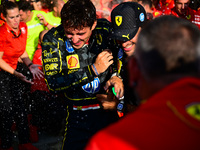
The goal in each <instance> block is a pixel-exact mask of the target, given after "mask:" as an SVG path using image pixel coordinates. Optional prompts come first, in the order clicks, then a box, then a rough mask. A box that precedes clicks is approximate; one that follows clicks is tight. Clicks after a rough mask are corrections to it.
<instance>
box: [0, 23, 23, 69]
mask: <svg viewBox="0 0 200 150" xmlns="http://www.w3.org/2000/svg"><path fill="white" fill-rule="evenodd" d="M19 29H20V30H19V34H20V35H19V37H15V35H16V33H15V35H14V34H13V33H12V32H14V31H12V29H11V28H10V27H9V26H8V25H7V23H5V24H3V25H2V26H0V33H1V36H0V52H4V53H3V57H2V59H3V60H4V61H5V62H6V63H7V64H9V65H10V66H11V67H12V68H13V69H16V68H17V63H18V58H19V57H20V56H21V55H22V54H23V53H24V52H25V49H26V40H27V25H26V24H25V23H24V22H20V24H19Z"/></svg>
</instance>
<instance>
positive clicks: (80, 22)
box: [61, 0, 96, 29]
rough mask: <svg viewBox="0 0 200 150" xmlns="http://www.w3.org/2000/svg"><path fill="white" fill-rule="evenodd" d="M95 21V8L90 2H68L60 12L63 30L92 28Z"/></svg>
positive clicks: (78, 0)
mask: <svg viewBox="0 0 200 150" xmlns="http://www.w3.org/2000/svg"><path fill="white" fill-rule="evenodd" d="M95 21H96V8H95V6H94V5H93V3H92V2H91V1H90V0H68V2H67V3H65V4H64V6H63V8H62V10H61V23H62V25H63V26H64V27H65V28H75V29H78V28H82V27H92V25H93V24H94V22H95Z"/></svg>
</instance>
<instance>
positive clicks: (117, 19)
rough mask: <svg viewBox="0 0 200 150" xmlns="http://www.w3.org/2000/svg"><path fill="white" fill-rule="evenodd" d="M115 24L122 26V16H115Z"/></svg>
mask: <svg viewBox="0 0 200 150" xmlns="http://www.w3.org/2000/svg"><path fill="white" fill-rule="evenodd" d="M115 23H116V25H117V26H120V25H121V24H122V16H115Z"/></svg>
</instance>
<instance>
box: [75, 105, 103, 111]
mask: <svg viewBox="0 0 200 150" xmlns="http://www.w3.org/2000/svg"><path fill="white" fill-rule="evenodd" d="M100 108H101V107H100V105H99V104H91V105H86V106H75V105H73V110H81V111H86V110H94V109H100Z"/></svg>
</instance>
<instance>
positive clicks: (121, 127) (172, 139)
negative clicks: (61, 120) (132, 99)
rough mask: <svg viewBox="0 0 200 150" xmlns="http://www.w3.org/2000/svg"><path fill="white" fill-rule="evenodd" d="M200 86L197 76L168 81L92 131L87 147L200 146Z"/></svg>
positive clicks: (171, 149)
mask: <svg viewBox="0 0 200 150" xmlns="http://www.w3.org/2000/svg"><path fill="white" fill-rule="evenodd" d="M199 89H200V80H199V79H196V78H184V79H181V80H179V81H176V82H174V83H172V84H171V85H168V86H167V87H165V88H164V89H162V90H160V91H159V92H158V93H156V94H154V95H153V96H152V97H151V98H150V99H148V100H147V101H146V102H145V103H143V104H142V105H141V106H140V108H138V110H136V111H135V112H133V113H130V114H128V115H127V116H125V117H124V118H122V119H121V120H119V121H118V122H117V123H114V124H113V125H110V126H108V127H107V128H105V129H103V130H101V131H100V132H98V133H97V134H96V135H94V137H93V138H92V139H91V141H90V142H89V145H88V146H87V148H86V150H199V149H200V115H199V112H200V92H199Z"/></svg>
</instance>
